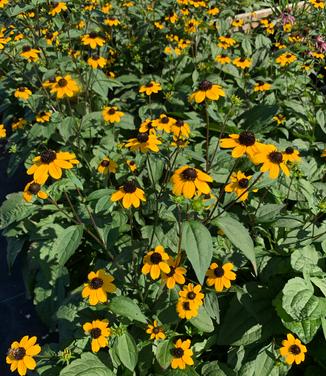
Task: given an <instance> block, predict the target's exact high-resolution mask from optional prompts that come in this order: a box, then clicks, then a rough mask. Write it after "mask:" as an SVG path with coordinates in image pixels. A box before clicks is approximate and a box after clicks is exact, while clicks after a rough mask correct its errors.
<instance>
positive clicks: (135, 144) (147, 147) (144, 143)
mask: <svg viewBox="0 0 326 376" xmlns="http://www.w3.org/2000/svg"><path fill="white" fill-rule="evenodd" d="M161 143H162V142H161V141H160V140H159V139H158V138H157V137H156V135H155V134H153V133H150V134H148V133H146V132H145V133H138V135H137V137H136V138H130V139H129V140H128V141H127V143H126V144H125V147H126V148H130V150H131V151H141V152H142V153H147V152H149V151H153V152H155V153H157V152H158V151H159V150H160V149H159V147H158V145H160V144H161Z"/></svg>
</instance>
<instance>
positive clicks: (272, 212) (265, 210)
mask: <svg viewBox="0 0 326 376" xmlns="http://www.w3.org/2000/svg"><path fill="white" fill-rule="evenodd" d="M284 207H285V205H278V204H267V205H262V206H261V207H260V208H259V209H258V210H257V213H256V220H257V223H268V222H273V221H275V220H276V219H278V217H279V214H280V211H281V210H282V209H283V208H284Z"/></svg>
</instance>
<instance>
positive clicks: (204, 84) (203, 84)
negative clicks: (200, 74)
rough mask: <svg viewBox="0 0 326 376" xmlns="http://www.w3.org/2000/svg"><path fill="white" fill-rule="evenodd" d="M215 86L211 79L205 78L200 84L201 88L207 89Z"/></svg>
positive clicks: (202, 89)
mask: <svg viewBox="0 0 326 376" xmlns="http://www.w3.org/2000/svg"><path fill="white" fill-rule="evenodd" d="M212 87H213V84H212V83H211V82H210V81H207V80H204V81H202V82H201V83H200V84H199V90H201V91H207V90H210V89H211V88H212Z"/></svg>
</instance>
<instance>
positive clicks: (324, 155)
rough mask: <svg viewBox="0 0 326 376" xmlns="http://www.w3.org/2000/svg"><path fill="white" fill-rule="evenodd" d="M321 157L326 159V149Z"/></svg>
mask: <svg viewBox="0 0 326 376" xmlns="http://www.w3.org/2000/svg"><path fill="white" fill-rule="evenodd" d="M320 156H321V157H323V158H325V157H326V149H324V150H323V151H322V153H321V155H320Z"/></svg>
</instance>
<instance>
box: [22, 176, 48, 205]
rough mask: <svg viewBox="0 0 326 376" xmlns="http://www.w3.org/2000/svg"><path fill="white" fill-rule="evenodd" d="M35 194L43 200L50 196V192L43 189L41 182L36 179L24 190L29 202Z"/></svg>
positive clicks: (25, 198) (24, 196)
mask: <svg viewBox="0 0 326 376" xmlns="http://www.w3.org/2000/svg"><path fill="white" fill-rule="evenodd" d="M33 196H37V197H38V198H41V199H43V200H45V199H46V198H48V194H47V193H46V192H43V191H42V186H41V184H38V183H35V181H31V182H29V183H27V184H26V186H25V188H24V192H23V198H24V200H25V201H27V202H30V201H32V198H33Z"/></svg>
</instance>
